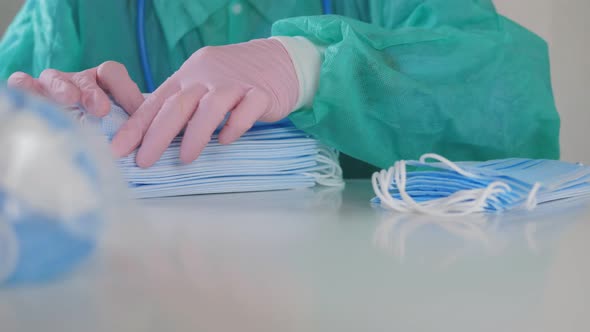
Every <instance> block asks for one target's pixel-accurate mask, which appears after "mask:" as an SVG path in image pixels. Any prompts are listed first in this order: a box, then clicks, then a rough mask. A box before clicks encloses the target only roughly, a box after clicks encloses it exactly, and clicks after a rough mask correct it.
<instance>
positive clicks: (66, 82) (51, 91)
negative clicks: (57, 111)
mask: <svg viewBox="0 0 590 332" xmlns="http://www.w3.org/2000/svg"><path fill="white" fill-rule="evenodd" d="M39 83H41V86H42V87H43V91H45V94H46V95H47V96H48V97H49V98H51V99H53V100H55V101H57V102H58V103H60V104H65V105H74V104H76V103H78V102H79V101H80V89H79V88H78V87H77V86H76V85H75V84H74V83H72V82H70V74H68V73H64V72H61V71H59V70H55V69H46V70H44V71H42V72H41V75H39Z"/></svg>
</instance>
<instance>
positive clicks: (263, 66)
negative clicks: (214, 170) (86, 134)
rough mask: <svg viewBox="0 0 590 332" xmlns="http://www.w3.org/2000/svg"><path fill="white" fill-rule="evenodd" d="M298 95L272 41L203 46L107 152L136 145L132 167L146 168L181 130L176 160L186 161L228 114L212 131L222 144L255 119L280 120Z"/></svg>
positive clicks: (285, 56)
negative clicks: (178, 157) (180, 141)
mask: <svg viewBox="0 0 590 332" xmlns="http://www.w3.org/2000/svg"><path fill="white" fill-rule="evenodd" d="M298 96H299V81H298V78H297V73H296V71H295V68H294V65H293V62H292V60H291V57H290V56H289V53H288V52H287V50H286V49H285V48H284V47H283V45H282V44H281V42H279V41H278V40H274V39H259V40H253V41H250V42H247V43H242V44H235V45H228V46H219V47H205V48H203V49H201V50H199V51H197V52H196V53H195V54H193V55H192V56H191V57H190V58H189V59H188V60H187V61H186V62H185V63H184V64H183V65H182V67H181V68H180V69H179V70H178V71H177V72H176V73H175V74H174V75H172V76H171V77H170V78H169V79H168V80H166V82H164V84H163V85H162V86H161V87H160V88H158V89H157V90H156V91H155V92H154V93H153V94H152V95H150V96H149V97H148V98H147V99H146V100H145V102H144V103H143V104H142V105H141V106H140V107H139V109H138V110H137V112H135V113H134V114H133V115H132V116H131V118H130V119H129V121H127V122H126V123H125V124H124V125H123V126H122V127H121V129H120V131H119V132H118V133H117V135H116V136H115V137H114V139H113V141H112V148H113V151H114V153H115V155H117V156H119V157H122V156H126V155H128V154H129V153H131V152H132V151H133V150H135V149H136V148H137V147H138V146H139V145H140V144H141V147H140V149H139V151H138V153H137V158H136V162H137V164H138V165H139V166H140V167H149V166H151V165H153V164H154V163H155V162H156V161H158V160H159V159H160V157H161V155H162V154H163V153H164V151H165V150H166V148H167V147H168V146H169V145H170V143H171V142H172V140H173V139H174V137H176V136H177V135H178V134H179V133H180V132H181V131H182V130H183V128H185V127H186V129H185V132H184V137H183V140H182V143H181V149H180V159H181V160H182V162H184V163H190V162H192V161H194V160H195V159H196V158H197V157H198V156H199V155H200V153H201V151H202V150H203V149H204V148H205V146H206V145H207V143H208V142H209V141H210V139H211V136H212V134H213V133H214V131H215V129H216V128H217V127H218V126H219V124H220V123H221V122H222V121H223V120H224V118H225V115H226V114H227V113H228V112H231V114H230V117H229V119H228V121H227V122H226V123H225V125H224V127H223V129H222V130H221V132H220V134H219V141H220V143H222V144H229V143H231V142H233V141H235V140H236V139H238V138H239V137H240V136H241V135H242V134H244V133H245V132H246V131H247V130H248V129H250V128H251V127H252V126H253V125H254V123H255V122H256V121H263V122H274V121H278V120H280V119H283V118H285V117H286V116H287V115H289V114H290V113H291V112H292V111H293V110H294V108H295V106H296V104H297V99H298Z"/></svg>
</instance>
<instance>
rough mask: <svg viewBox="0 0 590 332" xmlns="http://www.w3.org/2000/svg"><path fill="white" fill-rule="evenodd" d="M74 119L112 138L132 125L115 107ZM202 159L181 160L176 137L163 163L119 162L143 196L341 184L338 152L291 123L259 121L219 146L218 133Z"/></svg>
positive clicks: (137, 193) (127, 159)
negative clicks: (100, 115) (147, 165)
mask: <svg viewBox="0 0 590 332" xmlns="http://www.w3.org/2000/svg"><path fill="white" fill-rule="evenodd" d="M72 114H73V115H74V117H75V118H76V119H77V120H78V121H79V122H80V123H81V124H82V126H84V127H88V128H93V129H94V130H98V131H99V132H100V133H101V134H102V135H104V136H106V137H107V138H108V139H109V140H111V139H112V138H113V137H114V135H115V134H116V133H117V131H118V130H119V128H120V127H121V126H122V125H123V123H125V121H127V119H128V115H127V113H126V112H125V111H124V110H123V109H122V108H120V107H119V106H117V105H116V104H113V105H112V107H111V112H110V113H109V114H108V115H107V116H106V117H104V118H96V117H94V116H91V115H90V114H87V113H86V112H84V111H83V110H81V109H77V110H74V112H73V113H72ZM222 127H223V123H222V124H221V125H220V126H219V128H218V130H217V131H216V132H215V134H214V135H213V137H212V139H211V142H210V143H209V144H208V145H207V147H206V148H205V149H204V150H203V152H202V153H201V155H200V156H199V158H198V159H197V160H196V161H194V162H193V163H190V164H188V165H184V164H182V163H181V162H180V159H179V155H180V143H181V140H182V136H179V137H177V138H176V139H174V140H173V142H172V143H171V144H170V146H169V147H168V149H167V150H166V151H165V152H164V154H163V155H162V157H161V158H160V160H159V161H158V162H157V163H156V164H154V165H153V166H152V167H150V168H148V169H142V168H140V167H138V166H137V165H136V163H135V153H132V154H131V155H129V156H127V157H125V158H121V159H120V160H118V166H119V168H120V170H121V172H122V174H123V175H124V177H125V179H126V180H127V182H128V184H129V187H130V188H131V189H132V191H133V192H134V194H135V196H136V197H138V198H153V197H166V196H181V195H195V194H212V193H228V192H232V193H235V192H249V191H267V190H284V189H299V188H309V187H313V186H315V185H316V184H320V185H325V186H342V185H343V183H344V182H343V180H342V169H341V168H340V165H339V162H338V153H337V152H336V151H335V150H333V149H331V148H329V147H327V146H325V145H323V144H321V143H319V142H318V141H317V140H315V139H313V138H310V137H309V136H308V135H306V134H305V133H304V132H302V131H300V130H298V129H297V128H295V127H294V126H293V124H292V123H291V122H290V121H288V120H283V121H280V122H277V123H260V122H258V123H256V124H255V125H254V127H253V128H252V129H250V130H249V131H248V132H246V133H245V134H244V135H243V136H242V137H241V138H240V139H239V140H238V141H236V142H234V143H232V144H230V145H222V144H219V142H218V140H217V134H218V132H219V130H220V129H221V128H222Z"/></svg>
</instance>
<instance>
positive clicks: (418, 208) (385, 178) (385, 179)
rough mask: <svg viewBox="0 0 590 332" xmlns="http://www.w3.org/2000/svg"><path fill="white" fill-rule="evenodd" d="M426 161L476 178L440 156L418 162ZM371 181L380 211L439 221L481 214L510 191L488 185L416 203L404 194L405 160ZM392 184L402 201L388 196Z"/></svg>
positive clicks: (500, 185)
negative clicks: (421, 215) (416, 214)
mask: <svg viewBox="0 0 590 332" xmlns="http://www.w3.org/2000/svg"><path fill="white" fill-rule="evenodd" d="M426 159H435V160H438V161H440V162H441V163H443V164H445V165H446V166H448V167H449V168H450V169H452V170H454V171H455V172H457V173H459V174H461V175H463V176H465V177H469V178H477V177H478V176H476V175H474V174H472V173H470V172H467V171H465V170H463V169H461V168H460V167H459V166H458V165H457V164H455V163H453V162H451V161H450V160H448V159H446V158H444V157H442V156H439V155H436V154H425V155H423V156H422V157H421V158H420V162H422V163H425V160H426ZM371 180H372V181H371V182H372V185H373V191H375V194H376V195H377V197H378V198H379V199H380V200H381V205H382V206H383V207H385V208H389V209H391V210H395V211H398V212H409V211H414V212H418V213H422V214H426V215H431V216H438V217H458V216H465V215H468V214H471V213H475V212H484V211H485V207H486V206H487V205H488V200H494V201H497V200H498V198H497V195H498V194H501V193H505V192H509V191H511V188H510V186H509V185H508V184H506V183H504V182H501V181H496V182H493V183H491V184H489V185H488V186H487V187H486V188H485V189H473V190H462V191H458V192H456V193H454V194H452V195H450V196H448V197H445V198H439V199H434V200H431V201H428V202H421V203H418V202H416V201H415V200H414V199H413V198H412V197H411V196H410V195H409V194H408V193H407V192H406V180H407V172H406V162H405V161H404V160H401V161H398V162H396V163H395V165H394V166H393V167H391V168H390V169H389V170H388V171H384V170H382V171H381V172H377V173H375V174H373V177H372V179H371ZM393 183H395V185H396V187H397V190H398V192H399V194H400V196H401V200H398V199H394V198H393V197H392V196H391V194H390V193H389V189H393V186H392V184H393ZM539 187H540V186H539ZM533 189H535V188H533ZM537 191H538V188H537ZM529 197H533V198H532V199H534V198H535V197H536V191H535V190H531V195H529ZM535 202H536V201H535Z"/></svg>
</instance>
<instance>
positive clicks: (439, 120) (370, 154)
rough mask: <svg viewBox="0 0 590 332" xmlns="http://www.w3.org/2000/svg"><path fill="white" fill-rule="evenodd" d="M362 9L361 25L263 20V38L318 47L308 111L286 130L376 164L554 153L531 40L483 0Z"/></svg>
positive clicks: (544, 78) (543, 58)
mask: <svg viewBox="0 0 590 332" xmlns="http://www.w3.org/2000/svg"><path fill="white" fill-rule="evenodd" d="M359 3H362V1H360V2H359ZM367 3H368V4H369V5H366V4H367ZM366 6H369V7H367V8H365V10H364V12H366V13H367V17H366V18H365V19H364V21H368V22H371V23H367V22H362V21H361V20H357V19H352V18H347V17H342V16H314V17H298V18H290V19H285V20H281V21H278V22H276V23H275V24H274V25H273V35H275V36H279V35H281V36H303V37H306V38H308V39H309V40H311V41H312V42H314V43H315V44H317V45H323V46H326V50H325V53H324V56H323V59H322V61H323V63H322V67H321V73H320V87H319V91H318V93H317V95H316V97H315V99H314V103H313V106H312V107H311V108H309V109H303V110H299V111H296V112H294V113H293V114H292V115H291V120H292V121H293V122H294V123H295V125H296V126H297V127H299V128H300V129H302V130H304V131H306V132H308V133H309V134H311V135H313V136H315V137H316V138H318V139H319V140H321V141H323V142H324V143H326V144H328V145H331V146H333V147H335V148H337V149H339V150H340V151H342V152H343V153H345V154H348V155H350V156H352V157H355V158H357V159H360V160H363V161H365V162H368V163H370V164H373V165H375V166H378V167H381V168H386V167H389V166H391V165H392V164H393V163H394V162H395V161H396V160H399V159H416V158H417V157H419V156H420V155H421V154H424V153H429V152H434V153H439V154H441V155H444V156H446V157H448V158H450V159H452V160H485V159H495V158H506V157H530V158H558V157H559V116H558V114H557V111H556V109H555V103H554V100H553V95H552V88H551V81H550V73H549V59H548V50H547V46H546V44H545V42H544V41H543V40H542V39H541V38H539V37H537V36H536V35H534V34H533V33H531V32H529V31H527V30H526V29H524V28H523V27H521V26H519V25H517V24H516V23H514V22H512V21H510V20H508V19H507V18H505V17H502V16H500V15H499V14H497V13H496V12H495V9H494V7H493V5H492V4H491V2H490V1H488V0H430V1H428V0H424V1H412V0H400V1H391V0H379V1H377V0H371V1H365V7H366ZM394 7H395V8H394Z"/></svg>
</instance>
